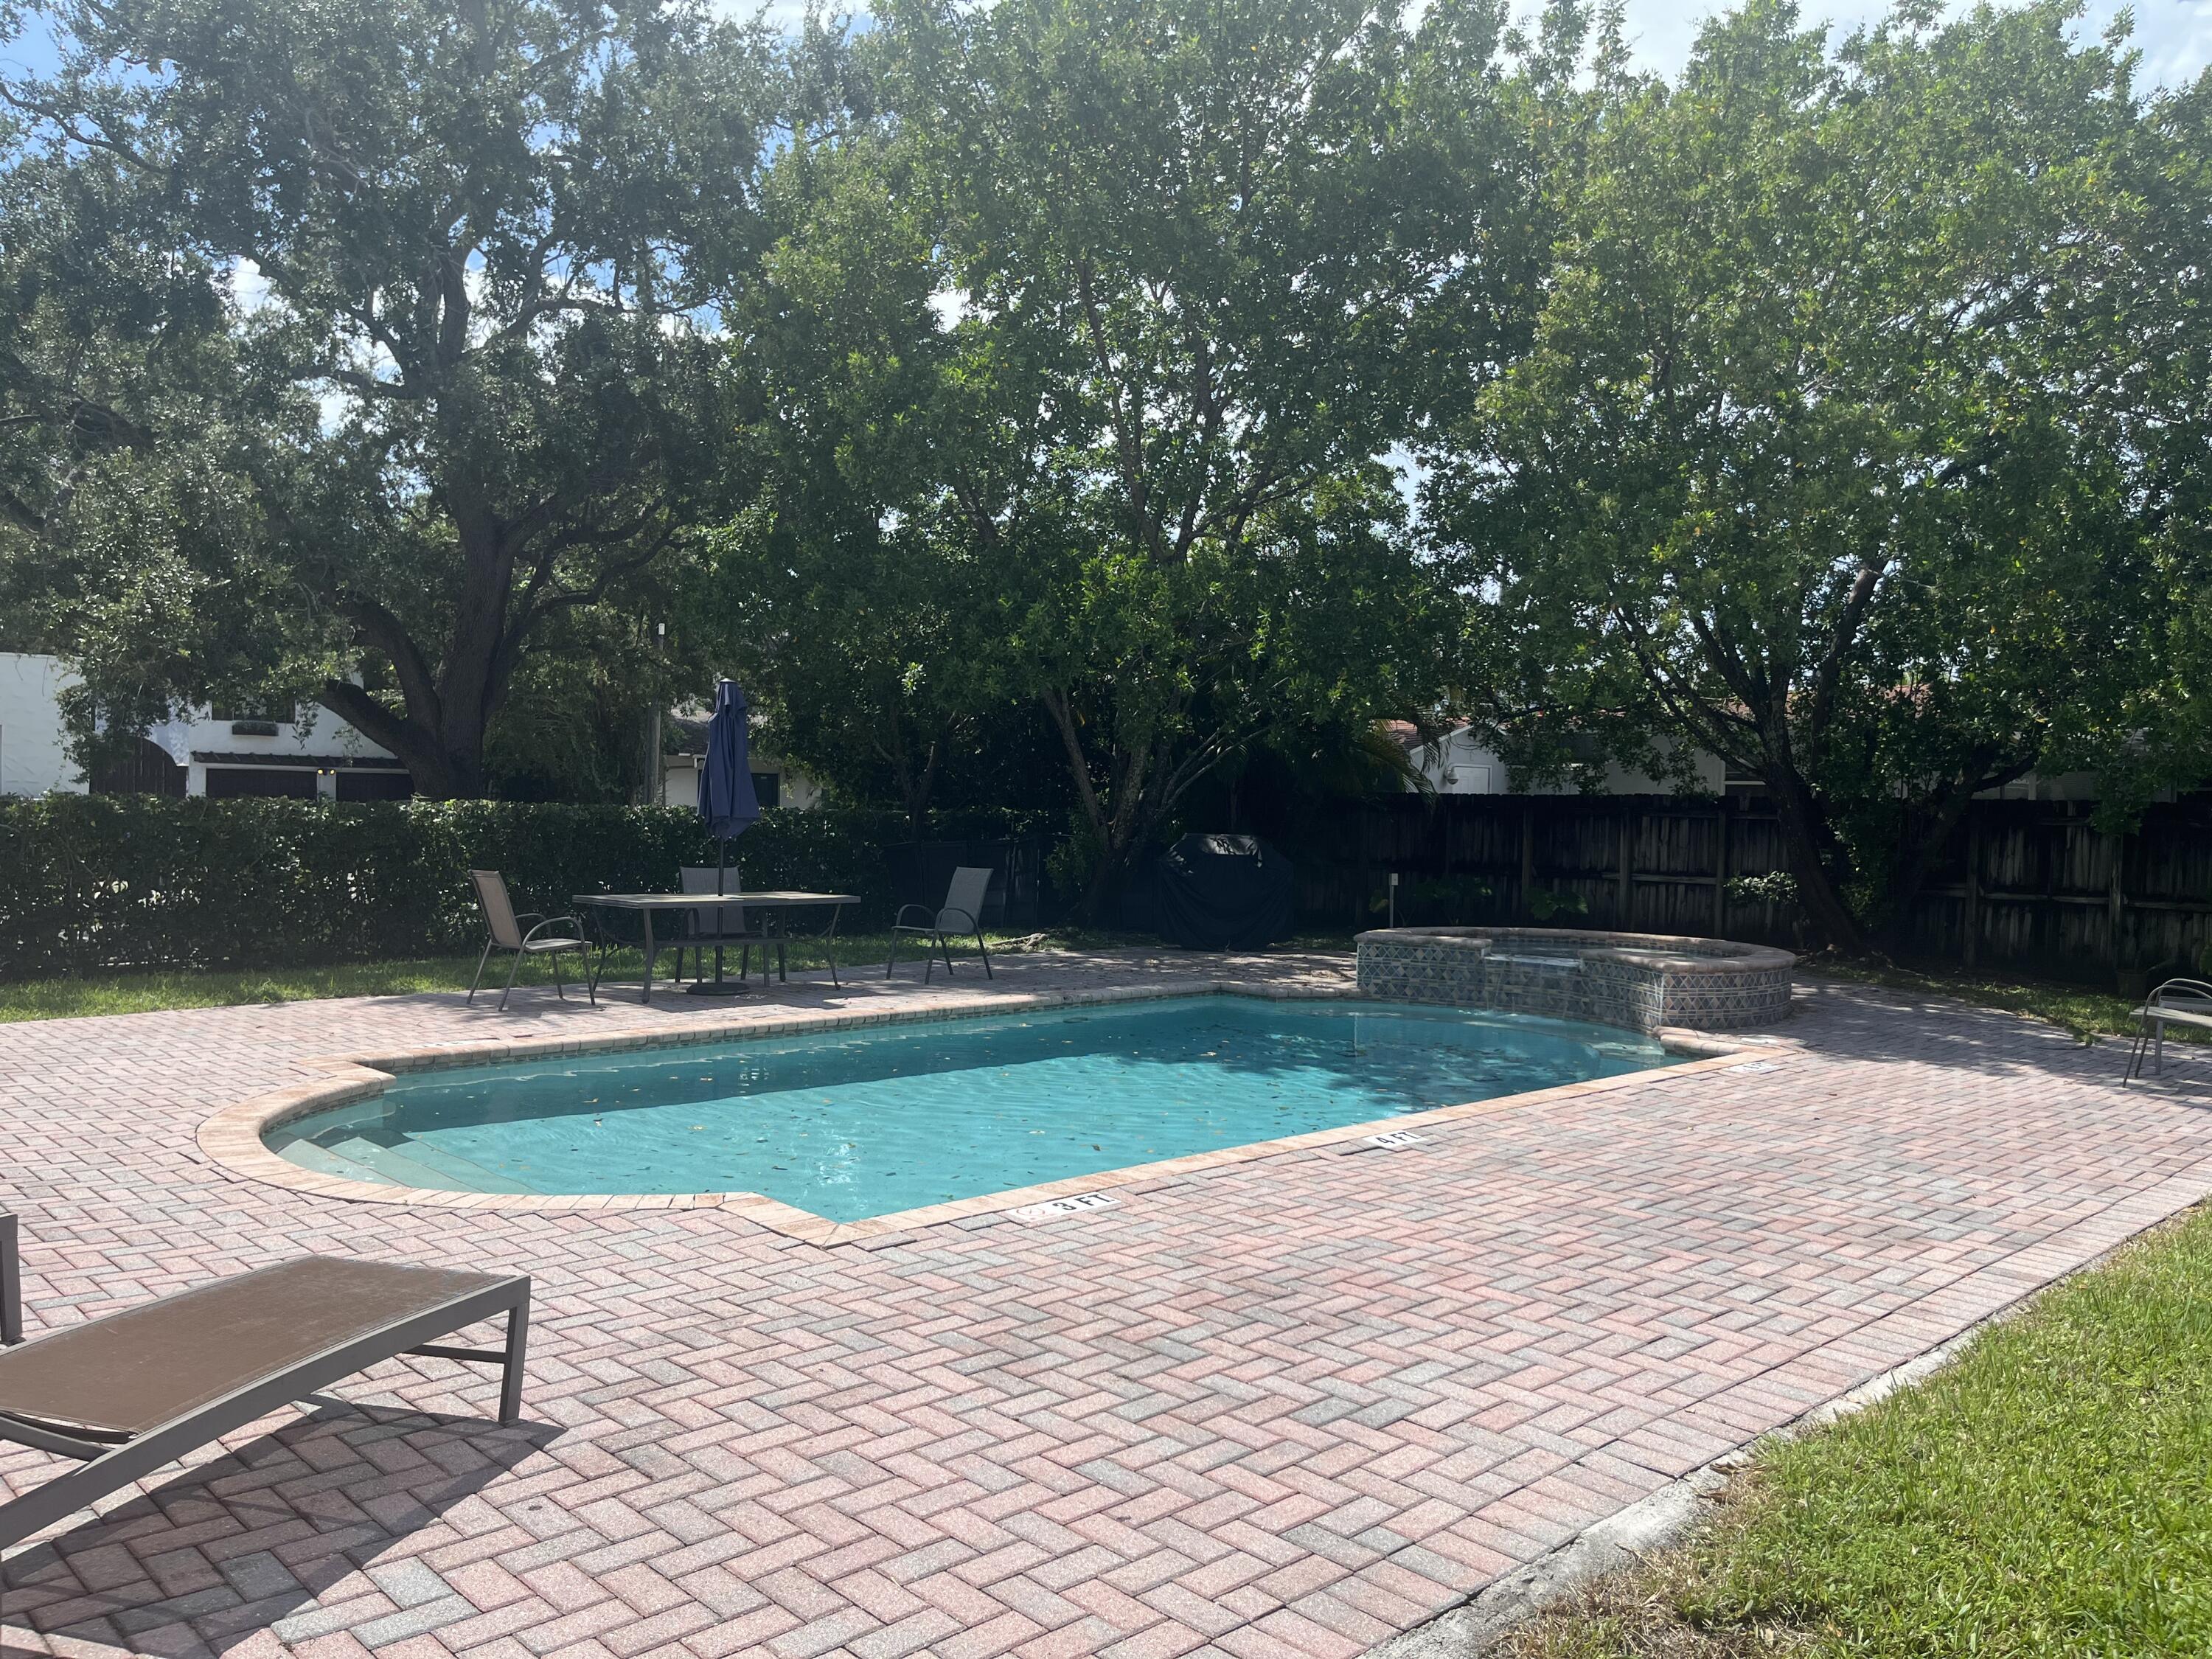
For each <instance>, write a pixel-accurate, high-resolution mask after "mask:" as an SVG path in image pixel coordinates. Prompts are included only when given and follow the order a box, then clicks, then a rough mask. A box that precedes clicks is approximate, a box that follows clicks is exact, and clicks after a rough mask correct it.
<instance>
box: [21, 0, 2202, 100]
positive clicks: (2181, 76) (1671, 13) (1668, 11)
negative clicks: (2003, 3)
mask: <svg viewBox="0 0 2212 1659" xmlns="http://www.w3.org/2000/svg"><path fill="white" fill-rule="evenodd" d="M714 3H716V4H718V5H719V6H720V7H722V8H723V9H727V10H730V11H733V12H743V13H744V14H746V15H750V14H751V12H752V10H753V9H754V7H755V6H756V5H757V4H761V3H763V0H714ZM2121 3H2122V0H2090V4H2089V15H2088V18H2087V22H2086V23H2085V25H2084V27H2087V28H2088V29H2090V30H2092V31H2101V30H2102V29H2103V27H2104V26H2105V24H2106V22H2107V21H2109V20H2110V19H2111V18H2112V15H2113V13H2115V12H2116V11H2118V10H2119V9H2120V6H2121ZM1802 4H1803V10H1804V15H1805V16H1806V17H1807V18H1808V20H1811V19H1816V18H1822V17H1825V18H1826V19H1827V20H1828V21H1831V22H1832V23H1834V24H1836V25H1838V26H1839V27H1838V30H1837V33H1838V35H1839V36H1840V35H1841V34H1843V33H1848V32H1849V30H1850V27H1852V26H1854V25H1856V24H1858V23H1862V22H1865V21H1869V20H1870V19H1872V18H1874V17H1876V16H1879V15H1881V13H1882V12H1883V11H1884V10H1886V9H1887V3H1886V0H1828V3H1825V4H1824V3H1822V0H1802ZM765 6H766V10H767V13H768V15H769V19H770V20H771V21H775V22H795V21H796V20H797V18H798V17H799V15H800V13H801V12H802V10H803V9H804V0H765ZM1532 9H1533V8H1532ZM1716 9H1717V7H1716V6H1714V5H1712V4H1711V3H1700V0H1628V27H1629V35H1630V38H1631V41H1632V46H1633V49H1634V51H1635V52H1636V54H1637V57H1638V58H1639V60H1640V61H1641V62H1642V63H1643V64H1644V65H1645V66H1646V67H1648V68H1650V69H1654V70H1660V71H1662V72H1663V73H1666V74H1669V75H1671V74H1673V73H1674V71H1675V70H1679V69H1680V68H1681V66H1682V63H1683V60H1684V59H1685V58H1687V57H1688V56H1689V52H1690V46H1691V44H1692V41H1694V40H1696V39H1697V33H1698V26H1699V24H1700V23H1701V22H1703V21H1705V19H1706V18H1707V17H1709V16H1711V15H1712V14H1713V12H1714V11H1715V10H1716ZM2134 9H2135V14H2136V46H2137V47H2138V48H2139V49H2140V50H2141V51H2142V55H2143V78H2144V79H2145V80H2146V81H2148V82H2161V83H2163V84H2165V85H2167V86H2176V85H2179V84H2180V83H2182V82H2185V81H2189V80H2191V79H2193V78H2195V76H2197V73H2198V72H2199V71H2200V70H2203V68H2204V66H2205V64H2207V63H2208V62H2212V0H2138V3H2136V6H2135V8H2134ZM51 62H52V54H51V52H50V51H49V50H48V49H46V47H45V46H44V43H43V42H42V41H41V40H39V39H38V38H37V36H36V34H35V33H30V34H27V35H26V36H25V38H24V39H23V40H18V41H16V42H15V43H13V44H12V45H9V46H0V74H10V73H12V74H21V73H23V72H24V71H25V70H32V71H34V72H35V71H36V70H40V69H43V68H45V67H46V66H47V64H50V63H51Z"/></svg>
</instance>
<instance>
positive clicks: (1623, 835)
mask: <svg viewBox="0 0 2212 1659" xmlns="http://www.w3.org/2000/svg"><path fill="white" fill-rule="evenodd" d="M1635 847H1636V814H1635V812H1634V811H1632V810H1629V809H1627V808H1624V809H1622V811H1621V814H1620V924H1619V926H1620V929H1621V931H1622V932H1623V933H1627V932H1630V931H1632V930H1633V929H1634V927H1635V926H1636V910H1635V904H1636V878H1635V876H1634V874H1633V872H1632V867H1631V860H1632V856H1633V854H1634V851H1635Z"/></svg>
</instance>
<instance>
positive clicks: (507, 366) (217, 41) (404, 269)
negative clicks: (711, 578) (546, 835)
mask: <svg viewBox="0 0 2212 1659" xmlns="http://www.w3.org/2000/svg"><path fill="white" fill-rule="evenodd" d="M28 16H29V17H30V19H31V20H32V21H33V23H34V24H35V25H37V26H40V27H51V28H52V29H53V30H54V31H55V32H56V33H57V34H58V37H59V39H60V40H61V43H62V59H61V64H60V67H59V69H58V71H57V72H55V73H53V74H51V75H48V76H42V77H37V78H26V79H16V80H10V81H8V82H4V83H0V103H4V106H5V108H6V109H7V111H8V112H9V122H8V125H6V126H5V127H4V129H0V143H4V151H0V191H4V195H5V205H6V218H5V228H4V229H0V279H4V281H5V282H6V283H7V284H8V286H9V290H10V295H11V297H12V298H14V299H15V301H16V303H15V305H14V306H13V307H11V308H10V313H9V316H8V317H7V318H6V319H4V320H0V331H4V337H0V511H3V512H4V518H0V526H4V527H0V536H4V537H5V538H6V543H5V550H6V552H7V555H8V557H9V563H10V567H11V574H12V576H13V578H14V586H15V587H16V588H17V589H18V590H19V591H20V590H21V589H23V588H25V587H27V586H28V587H33V588H35V589H37V590H38V591H40V592H42V593H43V594H44V595H45V597H46V599H48V600H49V601H50V611H49V614H51V615H52V616H54V617H58V618H60V619H62V620H61V622H60V623H59V624H58V631H59V632H60V633H61V634H62V635H63V638H64V644H65V645H66V646H67V647H68V648H69V649H70V653H71V654H72V655H74V656H75V657H76V659H78V661H79V663H80V665H81V666H82V668H83V670H84V672H85V675H86V678H87V682H88V690H87V696H86V698H85V699H84V707H83V708H82V711H81V712H82V714H84V715H85V716H86V717H87V718H88V719H90V718H92V717H94V716H98V717H102V718H105V719H106V720H107V721H108V722H109V723H111V724H118V723H119V724H122V725H126V726H127V725H129V724H131V723H133V722H140V721H143V720H145V719H147V718H149V717H150V716H151V715H153V714H155V713H157V712H158V710H159V709H160V708H161V707H163V706H164V705H167V704H168V703H171V702H179V701H191V700H197V698H200V697H203V696H208V695H209V694H210V692H216V691H222V690H241V689H252V688H255V687H258V688H261V689H265V690H273V691H276V692H280V693H282V692H305V693H306V694H307V695H308V696H312V697H313V698H315V699H317V700H319V702H321V703H323V704H324V705H325V706H326V707H327V708H331V709H333V710H335V711H336V712H337V713H338V714H341V715H343V716H344V717H345V718H346V719H347V720H350V721H351V722H352V723H353V724H354V725H355V726H358V727H359V728H361V730H362V731H363V732H366V733H367V734H368V736H369V737H371V738H374V740H376V741H377V742H379V743H380V744H385V745H386V746H387V747H388V748H390V749H391V750H392V751H393V752H394V753H396V754H398V756H399V757H401V758H402V759H403V760H404V761H405V763H407V765H408V767H409V769H410V772H411V773H412V775H413V776H414V779H415V781H416V787H417V788H418V790H420V791H421V792H422V793H425V794H430V795H466V794H472V793H480V792H481V791H482V789H483V784H484V765H483V750H484V738H485V732H486V727H487V725H488V723H489V721H490V720H491V719H492V717H493V716H494V714H495V712H496V711H497V710H498V708H500V706H501V702H502V700H503V699H504V698H505V697H506V696H507V691H508V689H509V687H510V686H511V685H512V684H513V681H514V677H515V674H516V671H517V669H518V666H519V665H520V663H521V661H522V659H523V657H524V654H525V653H526V652H528V651H529V650H530V649H531V647H532V641H534V640H537V639H538V638H539V637H540V636H541V635H542V634H543V631H544V629H546V628H547V626H548V625H549V624H550V623H552V622H553V621H555V620H556V618H559V617H562V616H563V615H564V614H568V613H574V612H577V611H582V610H585V609H587V608H591V607H594V606H603V605H609V604H613V603H619V602H624V601H628V602H630V603H634V604H648V603H652V602H653V600H654V599H655V597H656V594H657V592H658V584H659V582H660V581H661V580H662V579H663V574H664V573H665V570H666V568H667V566H668V564H669V562H670V561H671V560H672V559H681V558H684V557H686V556H688V554H687V550H686V547H685V538H686V537H687V535H688V533H689V532H690V530H691V529H692V528H694V527H695V526H696V524H697V523H698V522H700V521H701V520H704V519H707V518H709V517H720V516H724V515H726V512H727V510H728V508H729V507H730V505H731V504H732V501H735V500H738V499H742V495H743V492H741V491H738V490H736V489H734V488H733V483H734V480H733V478H732V474H731V471H730V468H729V466H728V465H727V461H728V453H727V447H726V442H725V437H726V434H727V433H728V432H729V431H730V430H731V428H732V427H733V426H734V425H735V423H736V421H737V418H738V416H737V413H736V411H735V410H734V409H733V408H732V401H731V400H732V397H733V396H734V395H735V393H734V386H735V376H734V371H733V366H732V360H731V356H730V354H729V353H728V351H727V350H726V346H725V343H724V342H723V341H722V339H721V338H720V331H721V325H720V319H721V317H722V316H723V314H724V313H726V309H727V308H728V307H729V305H730V303H731V301H732V295H733V293H734V291H735V290H736V289H737V288H738V286H739V285H741V284H742V283H743V281H744V278H745V274H746V272H747V271H748V270H749V269H750V264H751V261H752V259H753V257H754V253H755V252H756V250H755V246H754V238H755V230H754V227H755V224H756V220H757V212H756V204H755V201H754V190H755V185H756V181H757V175H758V172H759V169H760V167H761V166H762V164H763V159H764V155H765V151H766V149H767V147H768V145H769V139H770V136H771V135H770V133H769V123H770V122H771V121H772V120H773V119H774V118H775V111H776V109H777V106H778V102H779V99H780V96H781V94H780V91H779V85H780V71H779V70H778V67H777V65H776V63H775V52H774V51H773V50H772V49H771V47H770V46H769V44H768V43H766V42H765V41H764V40H763V38H761V37H760V36H758V35H757V34H756V33H751V32H749V31H747V30H745V29H743V28H740V27H736V26H733V25H731V24H729V23H726V22H721V21H715V20H714V19H713V18H712V17H710V16H709V15H708V14H707V13H706V12H705V11H704V10H703V9H701V8H699V7H697V6H696V5H693V4H689V3H684V0H670V3H659V0H654V3H646V4H638V5H623V6H613V5H601V4H593V3H580V4H568V3H559V0H376V3H368V0H336V3H313V4H306V5H301V4H295V3H289V0H54V3H53V4H52V5H51V6H50V7H47V8H44V9H39V10H36V11H33V12H32V13H30V14H28Z"/></svg>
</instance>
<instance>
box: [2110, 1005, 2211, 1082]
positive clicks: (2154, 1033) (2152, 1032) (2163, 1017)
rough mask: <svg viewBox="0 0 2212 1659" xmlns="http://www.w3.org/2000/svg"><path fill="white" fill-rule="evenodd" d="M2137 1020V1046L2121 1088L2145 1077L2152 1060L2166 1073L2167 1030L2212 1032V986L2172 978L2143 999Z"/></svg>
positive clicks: (2131, 1051)
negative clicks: (2145, 1068) (2145, 1065)
mask: <svg viewBox="0 0 2212 1659" xmlns="http://www.w3.org/2000/svg"><path fill="white" fill-rule="evenodd" d="M2133 1012H2134V1014H2135V1018H2136V1040H2135V1045H2134V1046H2133V1047H2132V1048H2130V1049H2129V1050H2128V1064H2127V1069H2126V1070H2125V1071H2124V1072H2122V1073H2120V1086H2121V1087H2122V1088H2125V1087H2127V1085H2128V1084H2129V1082H2130V1080H2131V1079H2135V1078H2139V1077H2141V1076H2142V1074H2143V1061H2144V1060H2146V1059H2148V1060H2149V1061H2150V1062H2151V1069H2152V1070H2153V1071H2154V1072H2161V1073H2162V1072H2164V1071H2165V1070H2166V1027H2167V1026H2168V1025H2186V1026H2190V1027H2192V1028H2193V1029H2195V1030H2199V1031H2212V984H2208V983H2207V982H2206V981H2203V980H2201V979H2170V980H2167V981H2166V982H2165V983H2164V984H2162V985H2160V987H2158V988H2157V989H2156V990H2154V991H2153V992H2152V993H2151V994H2149V995H2148V996H2147V997H2145V998H2144V999H2143V1003H2142V1007H2140V1008H2137V1009H2136V1010H2134V1011H2133Z"/></svg>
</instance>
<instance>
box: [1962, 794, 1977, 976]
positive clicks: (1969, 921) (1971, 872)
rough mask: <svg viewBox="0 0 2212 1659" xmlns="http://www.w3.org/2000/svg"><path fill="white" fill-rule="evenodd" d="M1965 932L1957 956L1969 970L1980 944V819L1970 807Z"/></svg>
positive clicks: (1967, 819) (1968, 812)
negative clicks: (1963, 960)
mask: <svg viewBox="0 0 2212 1659" xmlns="http://www.w3.org/2000/svg"><path fill="white" fill-rule="evenodd" d="M1981 944H1982V819H1981V815H1980V814H1979V813H1978V812H1976V811H1974V809H1973V807H1972V805H1969V806H1968V807H1967V808H1966V939H1965V940H1964V941H1963V943H1962V945H1961V947H1960V952H1959V954H1960V956H1961V957H1964V958H1965V960H1966V966H1967V967H1969V968H1971V967H1972V966H1973V965H1974V957H1976V956H1977V955H1978V953H1979V951H1980V950H1981Z"/></svg>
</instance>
